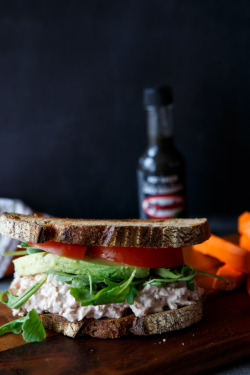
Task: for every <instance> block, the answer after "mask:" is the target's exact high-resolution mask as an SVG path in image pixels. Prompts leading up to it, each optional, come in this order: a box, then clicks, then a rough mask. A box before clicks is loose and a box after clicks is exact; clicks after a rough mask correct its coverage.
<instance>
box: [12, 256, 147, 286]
mask: <svg viewBox="0 0 250 375" xmlns="http://www.w3.org/2000/svg"><path fill="white" fill-rule="evenodd" d="M13 262H14V265H15V271H16V273H17V274H18V275H19V276H28V275H35V274H37V273H43V272H46V271H55V272H67V273H71V274H76V275H89V274H90V275H91V276H93V277H99V278H102V277H103V278H107V279H111V280H120V279H127V278H128V277H129V276H130V275H131V273H132V272H133V271H134V270H136V274H135V277H136V278H138V279H141V278H145V277H147V276H148V275H149V268H144V267H135V266H128V265H126V264H121V263H115V262H111V261H108V260H105V259H100V258H90V257H85V258H84V260H81V259H75V258H68V257H63V256H59V255H56V254H52V253H46V252H42V253H34V254H31V255H25V256H23V257H20V258H17V259H15V260H14V261H13Z"/></svg>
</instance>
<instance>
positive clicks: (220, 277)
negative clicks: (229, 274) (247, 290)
mask: <svg viewBox="0 0 250 375" xmlns="http://www.w3.org/2000/svg"><path fill="white" fill-rule="evenodd" d="M195 272H196V273H199V274H200V275H204V276H210V277H215V278H216V279H220V280H223V281H228V279H227V278H226V277H223V276H219V275H214V274H213V273H208V272H203V271H199V270H195Z"/></svg>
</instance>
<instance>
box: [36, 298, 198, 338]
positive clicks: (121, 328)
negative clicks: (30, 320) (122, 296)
mask: <svg viewBox="0 0 250 375" xmlns="http://www.w3.org/2000/svg"><path fill="white" fill-rule="evenodd" d="M202 309H203V304H202V301H201V300H199V301H197V302H195V303H194V304H192V305H189V306H184V307H180V308H178V309H175V310H167V311H163V312H159V313H155V314H150V315H146V316H143V317H141V318H138V317H136V316H135V315H134V314H130V315H127V316H124V317H122V318H118V319H114V318H113V319H111V318H101V319H93V318H84V319H83V320H81V321H79V322H75V323H71V322H69V321H68V320H67V319H65V318H63V317H62V316H59V315H56V314H50V313H45V314H41V315H40V318H41V321H42V323H43V325H44V327H45V328H47V329H49V330H53V331H56V332H59V333H63V334H64V335H66V336H69V337H76V336H83V335H86V334H87V335H90V336H92V337H98V338H103V339H107V338H118V337H121V336H124V335H128V334H130V333H133V334H135V335H154V334H158V333H164V332H170V331H176V330H179V329H182V328H186V327H188V326H190V325H191V324H194V323H197V322H198V321H199V320H201V318H202Z"/></svg>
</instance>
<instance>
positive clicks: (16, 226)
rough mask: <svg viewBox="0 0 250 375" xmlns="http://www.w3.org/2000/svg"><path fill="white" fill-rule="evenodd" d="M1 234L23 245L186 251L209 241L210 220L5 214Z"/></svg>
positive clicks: (0, 225) (1, 223) (0, 227)
mask: <svg viewBox="0 0 250 375" xmlns="http://www.w3.org/2000/svg"><path fill="white" fill-rule="evenodd" d="M0 233H2V234H3V235H4V236H7V237H12V238H16V239H18V240H20V241H26V242H33V243H42V242H46V241H56V242H62V243H68V244H76V245H85V246H94V245H96V246H97V245H99V246H122V247H129V246H133V247H151V248H152V247H185V246H192V245H195V244H198V243H201V242H203V241H205V240H207V239H208V238H209V237H210V229H209V225H208V221H207V219H168V220H161V219H158V220H153V219H152V220H150V219H149V220H85V219H59V218H47V217H46V218H45V217H37V216H29V215H21V214H14V213H6V212H4V213H2V214H1V216H0Z"/></svg>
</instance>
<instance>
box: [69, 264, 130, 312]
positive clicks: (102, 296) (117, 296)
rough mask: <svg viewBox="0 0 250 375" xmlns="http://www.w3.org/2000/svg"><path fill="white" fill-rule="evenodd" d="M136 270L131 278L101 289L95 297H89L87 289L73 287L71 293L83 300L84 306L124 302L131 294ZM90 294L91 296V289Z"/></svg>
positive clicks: (76, 298)
mask: <svg viewBox="0 0 250 375" xmlns="http://www.w3.org/2000/svg"><path fill="white" fill-rule="evenodd" d="M135 272H136V271H135V270H134V271H133V273H132V274H131V276H130V277H129V279H127V280H124V281H122V282H120V283H116V284H115V285H114V284H112V285H109V286H108V287H106V288H103V289H101V290H99V291H98V292H97V293H96V294H95V295H94V297H91V298H88V293H87V290H86V289H78V288H72V287H71V288H70V294H71V295H72V296H73V297H74V298H75V300H76V301H79V302H81V305H82V306H88V305H104V304H108V303H120V302H124V301H125V300H126V297H127V295H128V294H129V290H130V285H131V283H132V281H133V278H134V276H135ZM89 295H90V296H91V293H90V291H89Z"/></svg>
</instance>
